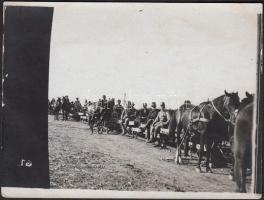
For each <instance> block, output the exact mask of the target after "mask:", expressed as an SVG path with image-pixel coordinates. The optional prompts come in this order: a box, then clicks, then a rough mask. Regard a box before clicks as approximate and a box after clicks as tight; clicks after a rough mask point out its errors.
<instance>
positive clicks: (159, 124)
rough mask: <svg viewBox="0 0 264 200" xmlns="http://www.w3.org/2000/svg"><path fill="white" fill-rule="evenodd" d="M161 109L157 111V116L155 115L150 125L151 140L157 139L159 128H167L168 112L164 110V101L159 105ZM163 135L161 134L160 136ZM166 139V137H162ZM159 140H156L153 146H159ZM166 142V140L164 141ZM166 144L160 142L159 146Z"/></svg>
mask: <svg viewBox="0 0 264 200" xmlns="http://www.w3.org/2000/svg"><path fill="white" fill-rule="evenodd" d="M160 107H161V110H160V112H159V113H158V116H157V117H156V119H155V121H154V122H153V125H152V140H154V141H156V140H157V135H158V134H159V133H160V129H161V128H168V125H169V122H170V115H169V112H168V111H166V110H165V103H164V102H162V103H161V105H160ZM162 137H163V136H162ZM162 139H164V140H166V138H162ZM160 141H161V140H158V144H157V145H155V146H160V145H161V144H160ZM165 143H166V141H165ZM165 146H166V144H164V143H163V144H162V145H161V147H165Z"/></svg>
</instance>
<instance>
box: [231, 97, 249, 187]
mask: <svg viewBox="0 0 264 200" xmlns="http://www.w3.org/2000/svg"><path fill="white" fill-rule="evenodd" d="M252 128H253V102H251V103H249V104H248V105H246V106H244V107H243V108H242V109H241V110H240V111H239V112H238V114H237V117H236V123H235V129H234V160H235V164H234V179H235V181H236V183H237V189H236V191H237V192H246V184H245V179H246V170H247V168H250V167H251V152H252V132H253V129H252Z"/></svg>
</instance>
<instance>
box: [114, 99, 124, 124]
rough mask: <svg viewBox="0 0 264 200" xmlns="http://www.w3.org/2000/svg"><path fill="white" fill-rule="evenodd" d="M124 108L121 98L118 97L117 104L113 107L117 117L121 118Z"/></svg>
mask: <svg viewBox="0 0 264 200" xmlns="http://www.w3.org/2000/svg"><path fill="white" fill-rule="evenodd" d="M123 110H124V108H123V106H122V105H121V100H120V99H118V100H117V104H116V105H114V109H113V111H114V113H115V114H116V118H117V119H120V118H121V114H122V112H123Z"/></svg>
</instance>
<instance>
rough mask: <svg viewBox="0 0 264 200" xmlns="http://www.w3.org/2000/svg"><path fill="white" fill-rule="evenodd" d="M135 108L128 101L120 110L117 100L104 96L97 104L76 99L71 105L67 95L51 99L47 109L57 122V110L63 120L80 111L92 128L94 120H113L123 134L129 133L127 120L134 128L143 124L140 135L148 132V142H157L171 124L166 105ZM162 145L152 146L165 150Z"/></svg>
mask: <svg viewBox="0 0 264 200" xmlns="http://www.w3.org/2000/svg"><path fill="white" fill-rule="evenodd" d="M134 106H135V104H134V103H133V102H131V101H127V103H126V104H125V107H123V106H122V105H121V100H120V99H118V100H117V103H115V99H114V98H108V99H107V98H106V95H103V96H102V98H101V99H99V100H98V101H97V102H91V101H87V100H85V103H84V105H83V106H82V105H81V103H80V101H79V99H78V98H76V100H75V102H73V101H71V102H70V100H69V98H68V96H64V97H62V98H60V97H58V98H57V100H55V99H52V100H51V101H50V102H49V107H50V108H51V110H53V114H54V116H55V120H58V119H59V118H58V115H59V112H60V111H62V116H63V120H68V115H69V113H78V112H83V113H84V114H85V115H87V116H88V124H89V125H90V127H93V125H94V124H95V123H96V120H102V121H104V122H107V121H110V120H113V119H114V120H115V122H116V123H117V124H119V127H120V130H121V134H122V135H125V134H127V133H128V127H129V121H134V122H135V126H140V124H144V126H143V127H142V132H145V131H147V133H146V138H145V139H146V142H147V143H154V142H158V141H160V140H158V139H157V136H158V134H159V132H160V129H161V128H167V127H168V124H169V121H170V115H169V113H168V111H167V110H166V107H165V103H164V102H162V103H161V104H160V109H158V108H157V105H156V102H152V104H151V107H150V108H148V106H147V103H143V107H142V108H141V109H139V110H137V109H135V107H134ZM165 145H166V144H164V143H159V142H158V144H156V145H155V146H161V147H164V146H165Z"/></svg>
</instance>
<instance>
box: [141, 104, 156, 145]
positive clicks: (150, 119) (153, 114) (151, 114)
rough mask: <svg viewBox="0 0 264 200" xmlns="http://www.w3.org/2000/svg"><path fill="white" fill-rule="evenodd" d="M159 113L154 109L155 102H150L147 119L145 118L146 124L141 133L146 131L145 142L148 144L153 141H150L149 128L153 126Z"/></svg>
mask: <svg viewBox="0 0 264 200" xmlns="http://www.w3.org/2000/svg"><path fill="white" fill-rule="evenodd" d="M158 113H159V110H158V109H157V108H156V102H152V104H151V109H150V111H149V114H148V117H147V123H146V126H145V128H144V129H143V131H145V130H146V129H147V135H146V142H147V143H150V142H153V141H154V140H150V127H151V125H152V124H153V122H154V120H155V119H156V117H157V115H158Z"/></svg>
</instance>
